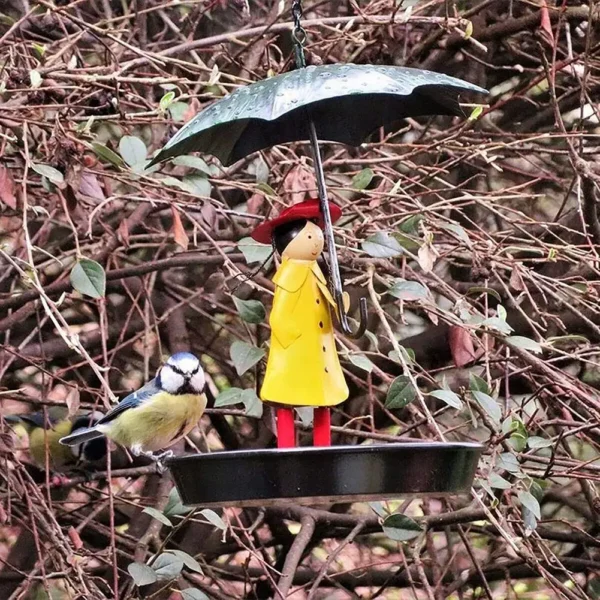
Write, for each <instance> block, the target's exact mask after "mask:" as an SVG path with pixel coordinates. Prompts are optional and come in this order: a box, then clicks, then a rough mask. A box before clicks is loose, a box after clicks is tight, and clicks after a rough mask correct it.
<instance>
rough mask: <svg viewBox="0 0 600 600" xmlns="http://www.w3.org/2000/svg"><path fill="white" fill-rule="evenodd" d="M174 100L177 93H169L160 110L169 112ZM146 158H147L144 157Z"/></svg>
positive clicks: (164, 98) (162, 101) (161, 100)
mask: <svg viewBox="0 0 600 600" xmlns="http://www.w3.org/2000/svg"><path fill="white" fill-rule="evenodd" d="M173 100H175V92H167V93H166V94H165V95H164V96H163V97H162V98H161V99H160V102H159V105H158V106H159V108H160V110H162V111H163V112H164V111H166V110H167V108H169V106H171V104H172V102H173ZM144 158H146V157H144Z"/></svg>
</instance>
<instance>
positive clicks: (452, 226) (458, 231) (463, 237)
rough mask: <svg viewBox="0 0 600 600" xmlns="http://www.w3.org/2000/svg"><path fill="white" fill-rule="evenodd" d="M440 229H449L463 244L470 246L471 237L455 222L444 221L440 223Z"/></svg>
mask: <svg viewBox="0 0 600 600" xmlns="http://www.w3.org/2000/svg"><path fill="white" fill-rule="evenodd" d="M440 229H445V230H446V231H449V232H450V233H452V234H453V235H454V236H456V237H457V238H458V239H459V240H460V241H461V242H464V243H465V245H467V246H469V247H470V246H471V238H470V237H469V234H468V233H467V232H466V231H465V229H464V228H463V227H461V226H460V225H457V224H456V223H444V224H442V225H440Z"/></svg>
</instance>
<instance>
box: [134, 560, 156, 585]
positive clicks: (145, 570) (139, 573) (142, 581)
mask: <svg viewBox="0 0 600 600" xmlns="http://www.w3.org/2000/svg"><path fill="white" fill-rule="evenodd" d="M127 570H128V571H129V574H130V575H131V578H132V579H133V583H135V585H137V586H138V587H141V586H143V585H150V584H151V583H154V582H155V581H157V580H158V577H157V575H156V573H155V572H154V570H153V569H152V568H151V567H149V566H148V565H145V564H143V563H139V562H134V563H131V564H130V565H128V566H127Z"/></svg>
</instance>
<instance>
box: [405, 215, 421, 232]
mask: <svg viewBox="0 0 600 600" xmlns="http://www.w3.org/2000/svg"><path fill="white" fill-rule="evenodd" d="M422 220H423V215H412V216H411V217H408V219H405V220H404V221H402V223H400V231H403V232H404V233H407V234H409V235H417V234H418V233H419V223H420V222H421V221H422Z"/></svg>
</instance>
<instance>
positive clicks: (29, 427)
mask: <svg viewBox="0 0 600 600" xmlns="http://www.w3.org/2000/svg"><path fill="white" fill-rule="evenodd" d="M98 416H101V415H99V413H95V414H82V415H79V416H76V417H74V418H72V419H69V418H58V417H57V416H56V414H52V413H49V414H48V415H47V417H46V418H44V414H43V413H41V412H38V413H33V414H28V415H8V416H5V417H4V419H5V421H6V422H7V423H9V424H10V425H11V426H12V427H13V429H15V430H17V433H19V432H18V429H19V428H22V430H23V431H24V433H25V434H26V435H27V438H28V440H29V455H30V456H31V459H32V461H33V462H34V464H35V465H36V466H37V467H39V468H40V469H44V468H45V467H46V448H47V449H48V458H49V466H50V469H52V470H53V471H57V472H61V471H67V470H69V469H72V468H73V467H76V466H77V465H78V464H80V463H83V462H86V463H98V462H100V461H102V460H103V459H104V458H105V457H106V451H107V447H106V440H102V439H100V440H90V441H88V442H84V443H81V444H77V445H75V446H72V447H65V446H63V445H61V444H60V443H59V440H60V439H61V438H63V437H64V436H65V435H68V434H74V433H77V432H78V431H80V430H82V429H87V428H88V427H89V426H90V425H93V424H94V423H95V422H96V420H97V418H98Z"/></svg>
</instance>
